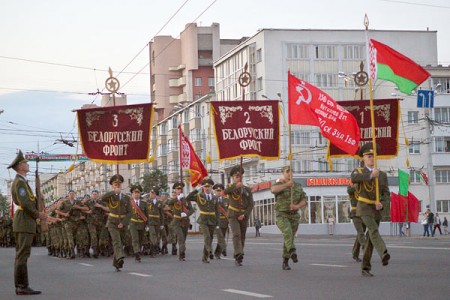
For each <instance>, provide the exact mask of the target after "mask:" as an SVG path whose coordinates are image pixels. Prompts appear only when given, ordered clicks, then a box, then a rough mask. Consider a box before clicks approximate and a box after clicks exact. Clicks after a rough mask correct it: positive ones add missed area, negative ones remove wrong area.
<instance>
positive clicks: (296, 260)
mask: <svg viewBox="0 0 450 300" xmlns="http://www.w3.org/2000/svg"><path fill="white" fill-rule="evenodd" d="M289 254H290V255H291V259H292V261H293V262H294V263H298V257H297V252H295V248H292V249H291V250H289Z"/></svg>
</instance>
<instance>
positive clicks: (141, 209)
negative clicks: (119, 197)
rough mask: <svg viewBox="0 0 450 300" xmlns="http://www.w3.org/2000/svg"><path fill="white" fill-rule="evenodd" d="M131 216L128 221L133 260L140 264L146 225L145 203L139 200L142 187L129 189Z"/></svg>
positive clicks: (137, 186)
mask: <svg viewBox="0 0 450 300" xmlns="http://www.w3.org/2000/svg"><path fill="white" fill-rule="evenodd" d="M130 192H131V200H130V201H131V206H132V215H131V219H130V226H129V229H130V234H131V242H132V245H133V252H134V259H135V260H136V261H137V262H141V247H142V242H143V239H144V233H145V227H146V225H147V221H148V218H147V214H148V211H147V202H146V201H144V200H142V199H141V193H142V187H141V186H140V185H133V186H131V188H130Z"/></svg>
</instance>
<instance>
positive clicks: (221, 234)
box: [213, 183, 228, 259]
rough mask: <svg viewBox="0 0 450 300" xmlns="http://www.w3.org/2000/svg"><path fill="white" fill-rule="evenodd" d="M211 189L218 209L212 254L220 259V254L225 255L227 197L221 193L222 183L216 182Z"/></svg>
mask: <svg viewBox="0 0 450 300" xmlns="http://www.w3.org/2000/svg"><path fill="white" fill-rule="evenodd" d="M213 190H214V192H215V194H216V196H217V203H218V210H219V219H218V220H217V221H218V223H219V224H218V226H217V228H216V236H217V246H216V250H215V251H214V256H215V257H216V258H217V259H220V255H223V256H227V243H226V242H225V236H226V233H227V230H228V199H227V198H225V197H223V195H222V191H223V190H224V186H223V184H220V183H216V184H215V185H214V186H213Z"/></svg>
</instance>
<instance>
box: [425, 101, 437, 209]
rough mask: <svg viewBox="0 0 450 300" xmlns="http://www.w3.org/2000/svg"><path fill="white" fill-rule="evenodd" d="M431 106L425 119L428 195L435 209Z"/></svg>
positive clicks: (432, 207) (426, 112)
mask: <svg viewBox="0 0 450 300" xmlns="http://www.w3.org/2000/svg"><path fill="white" fill-rule="evenodd" d="M430 116H431V108H430V107H427V108H425V120H426V126H425V131H426V136H427V140H428V141H429V142H428V161H427V170H428V197H429V200H430V210H431V211H434V209H435V208H436V205H435V204H436V199H435V198H434V187H435V179H434V169H433V137H432V136H431V124H430V123H431V118H430Z"/></svg>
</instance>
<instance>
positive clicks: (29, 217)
mask: <svg viewBox="0 0 450 300" xmlns="http://www.w3.org/2000/svg"><path fill="white" fill-rule="evenodd" d="M11 195H12V199H13V201H14V203H15V204H16V205H17V210H16V212H15V214H14V221H13V232H25V233H36V219H37V218H39V211H38V210H37V208H36V197H35V196H34V194H33V191H32V190H31V188H30V186H29V185H28V182H27V180H26V179H25V177H23V176H21V175H19V174H16V177H15V178H14V181H13V184H12V187H11Z"/></svg>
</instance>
